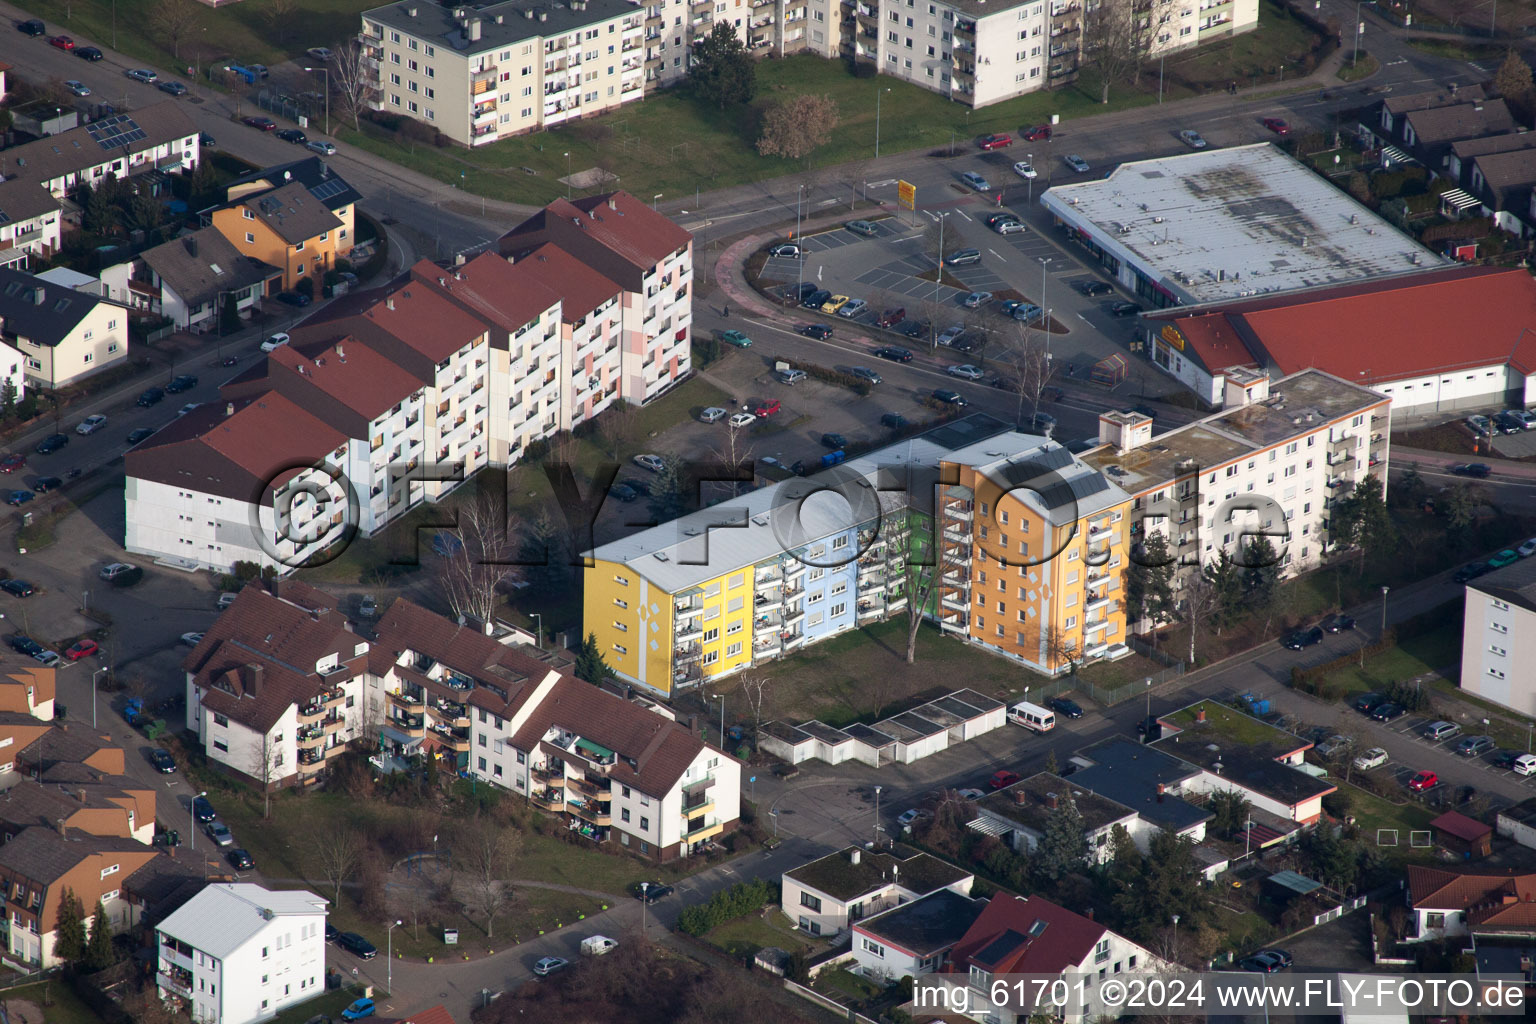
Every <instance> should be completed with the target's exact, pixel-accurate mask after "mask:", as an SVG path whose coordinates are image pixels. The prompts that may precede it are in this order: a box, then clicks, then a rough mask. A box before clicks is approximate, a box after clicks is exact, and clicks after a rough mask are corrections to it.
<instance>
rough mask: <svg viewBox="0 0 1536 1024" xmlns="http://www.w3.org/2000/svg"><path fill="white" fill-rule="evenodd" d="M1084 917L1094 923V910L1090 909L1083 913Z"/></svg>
mask: <svg viewBox="0 0 1536 1024" xmlns="http://www.w3.org/2000/svg"><path fill="white" fill-rule="evenodd" d="M1083 916H1084V917H1086V918H1087V919H1088V920H1090V921H1092V920H1093V908H1092V907H1089V908H1088V909H1087V910H1085V911H1083Z"/></svg>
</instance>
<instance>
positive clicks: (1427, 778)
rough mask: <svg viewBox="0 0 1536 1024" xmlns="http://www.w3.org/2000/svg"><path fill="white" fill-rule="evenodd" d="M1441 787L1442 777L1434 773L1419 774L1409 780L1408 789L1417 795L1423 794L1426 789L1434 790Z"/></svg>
mask: <svg viewBox="0 0 1536 1024" xmlns="http://www.w3.org/2000/svg"><path fill="white" fill-rule="evenodd" d="M1438 785H1440V776H1438V775H1436V774H1435V773H1434V772H1419V773H1418V774H1417V775H1415V776H1414V777H1413V778H1411V779H1409V780H1408V788H1409V789H1411V790H1413V791H1414V792H1415V793H1422V792H1424V791H1425V790H1426V789H1434V788H1435V787H1436V786H1438Z"/></svg>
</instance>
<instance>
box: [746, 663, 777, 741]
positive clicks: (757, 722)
mask: <svg viewBox="0 0 1536 1024" xmlns="http://www.w3.org/2000/svg"><path fill="white" fill-rule="evenodd" d="M741 695H742V696H743V697H745V698H746V700H747V707H749V708H751V709H752V733H753V735H754V736H755V735H756V734H757V733H758V732H760V731H761V730H762V728H763V708H764V707H765V706H766V705H767V704H768V700H769V698H770V697H771V696H772V695H773V679H772V678H771V677H769V676H768V675H767V673H764V672H761V671H756V670H748V671H746V672H743V673H742V674H741Z"/></svg>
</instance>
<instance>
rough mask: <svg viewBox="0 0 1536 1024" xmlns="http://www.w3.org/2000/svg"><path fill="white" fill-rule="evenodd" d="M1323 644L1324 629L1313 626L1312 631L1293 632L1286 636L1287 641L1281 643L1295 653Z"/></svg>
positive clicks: (1300, 630) (1299, 630)
mask: <svg viewBox="0 0 1536 1024" xmlns="http://www.w3.org/2000/svg"><path fill="white" fill-rule="evenodd" d="M1322 642H1323V628H1322V627H1321V626H1313V627H1312V628H1311V629H1296V630H1292V631H1291V632H1289V633H1287V634H1286V635H1285V639H1283V640H1281V641H1280V643H1281V645H1282V646H1284V647H1287V648H1289V649H1291V650H1293V651H1299V650H1302V649H1304V648H1307V647H1311V646H1312V645H1313V644H1320V643H1322Z"/></svg>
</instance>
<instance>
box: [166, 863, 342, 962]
mask: <svg viewBox="0 0 1536 1024" xmlns="http://www.w3.org/2000/svg"><path fill="white" fill-rule="evenodd" d="M326 903H327V900H326V899H325V897H323V896H316V895H315V894H314V893H312V892H309V891H308V890H306V889H282V890H271V889H266V888H263V887H262V886H259V885H254V884H252V883H250V882H234V883H225V884H218V885H210V886H208V887H207V888H205V889H204V890H203V891H202V892H200V893H198V894H197V895H196V896H194V897H192V898H191V899H190V900H188V901H187V902H186V903H185V904H183V905H182V907H181V909H180V910H178V911H176V913H174V914H172V915H171V916H170V917H168V918H166V919H165V920H164V921H162V922H160V925H159V927H158V928H157V929H156V930H157V931H160V932H162V933H164V934H166V935H169V936H171V937H172V938H176V939H180V940H181V941H182V942H185V943H186V944H187V945H189V946H191V947H192V948H193V949H197V950H201V951H202V952H204V953H207V954H209V955H211V956H216V957H218V958H219V959H221V960H222V959H227V958H228V957H229V956H230V955H231V954H232V953H234V952H235V951H236V950H238V949H239V948H240V947H241V946H243V945H245V944H246V943H247V942H249V941H250V940H251V939H252V938H253V937H255V936H256V935H257V934H259V933H260V932H261V931H262V929H264V928H266V927H267V925H269V924H271V923H272V921H273V920H274V919H276V918H279V917H296V916H308V915H319V916H320V917H322V918H323V917H324V916H325V907H326Z"/></svg>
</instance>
